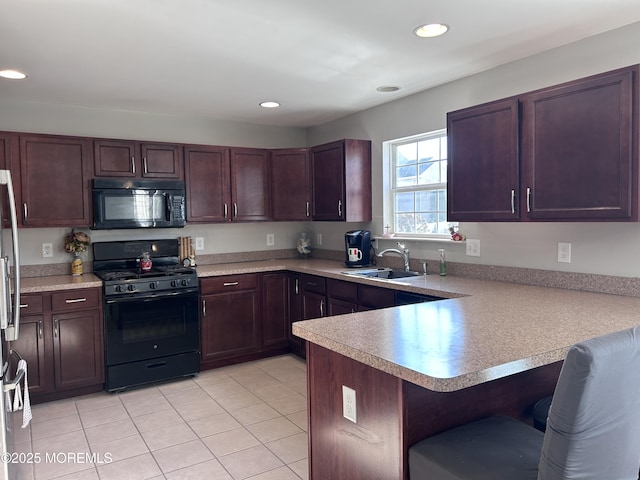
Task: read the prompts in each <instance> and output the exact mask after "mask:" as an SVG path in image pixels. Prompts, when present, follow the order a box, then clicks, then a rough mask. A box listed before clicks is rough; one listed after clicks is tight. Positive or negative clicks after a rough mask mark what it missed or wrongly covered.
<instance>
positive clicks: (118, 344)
mask: <svg viewBox="0 0 640 480" xmlns="http://www.w3.org/2000/svg"><path fill="white" fill-rule="evenodd" d="M93 254H94V263H93V270H94V273H95V274H96V275H97V276H99V277H100V278H101V279H102V282H103V291H104V331H105V335H104V336H105V360H106V366H107V371H106V385H107V390H109V391H116V390H123V389H125V388H129V387H133V386H137V385H144V384H147V383H153V382H158V381H163V380H168V379H172V378H177V377H182V376H189V375H195V374H197V373H198V372H199V371H200V323H199V311H198V305H199V304H198V296H199V288H198V276H197V272H196V270H195V269H193V268H189V267H183V266H182V265H180V264H179V258H178V254H179V245H178V240H177V239H167V240H142V241H141V240H135V241H118V242H96V243H94V244H93ZM148 261H151V263H152V266H151V267H149V265H148V263H146V262H148ZM143 267H145V268H143Z"/></svg>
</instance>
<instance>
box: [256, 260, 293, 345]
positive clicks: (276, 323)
mask: <svg viewBox="0 0 640 480" xmlns="http://www.w3.org/2000/svg"><path fill="white" fill-rule="evenodd" d="M262 308H263V312H264V316H263V319H262V349H263V350H266V349H269V348H274V347H284V346H286V345H287V343H288V339H289V328H290V324H289V275H288V274H287V273H266V274H264V275H263V276H262Z"/></svg>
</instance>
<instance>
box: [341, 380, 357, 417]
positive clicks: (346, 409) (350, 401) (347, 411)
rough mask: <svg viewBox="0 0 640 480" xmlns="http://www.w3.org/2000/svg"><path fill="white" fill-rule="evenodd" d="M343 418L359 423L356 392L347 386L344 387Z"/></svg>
mask: <svg viewBox="0 0 640 480" xmlns="http://www.w3.org/2000/svg"><path fill="white" fill-rule="evenodd" d="M342 416H343V417H344V418H346V419H347V420H350V421H352V422H353V423H358V422H357V415H356V391H355V390H354V389H353V388H349V387H347V386H346V385H343V386H342Z"/></svg>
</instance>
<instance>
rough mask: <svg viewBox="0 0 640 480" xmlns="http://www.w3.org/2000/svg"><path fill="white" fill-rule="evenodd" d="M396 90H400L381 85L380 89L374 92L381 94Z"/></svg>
mask: <svg viewBox="0 0 640 480" xmlns="http://www.w3.org/2000/svg"><path fill="white" fill-rule="evenodd" d="M398 90H400V87H396V86H395V85H382V86H381V87H378V88H376V91H378V92H382V93H388V92H397V91H398Z"/></svg>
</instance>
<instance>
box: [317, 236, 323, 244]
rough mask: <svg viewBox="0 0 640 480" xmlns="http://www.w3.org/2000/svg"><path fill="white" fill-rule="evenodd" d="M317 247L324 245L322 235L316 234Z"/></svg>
mask: <svg viewBox="0 0 640 480" xmlns="http://www.w3.org/2000/svg"><path fill="white" fill-rule="evenodd" d="M316 245H322V234H321V233H316Z"/></svg>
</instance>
